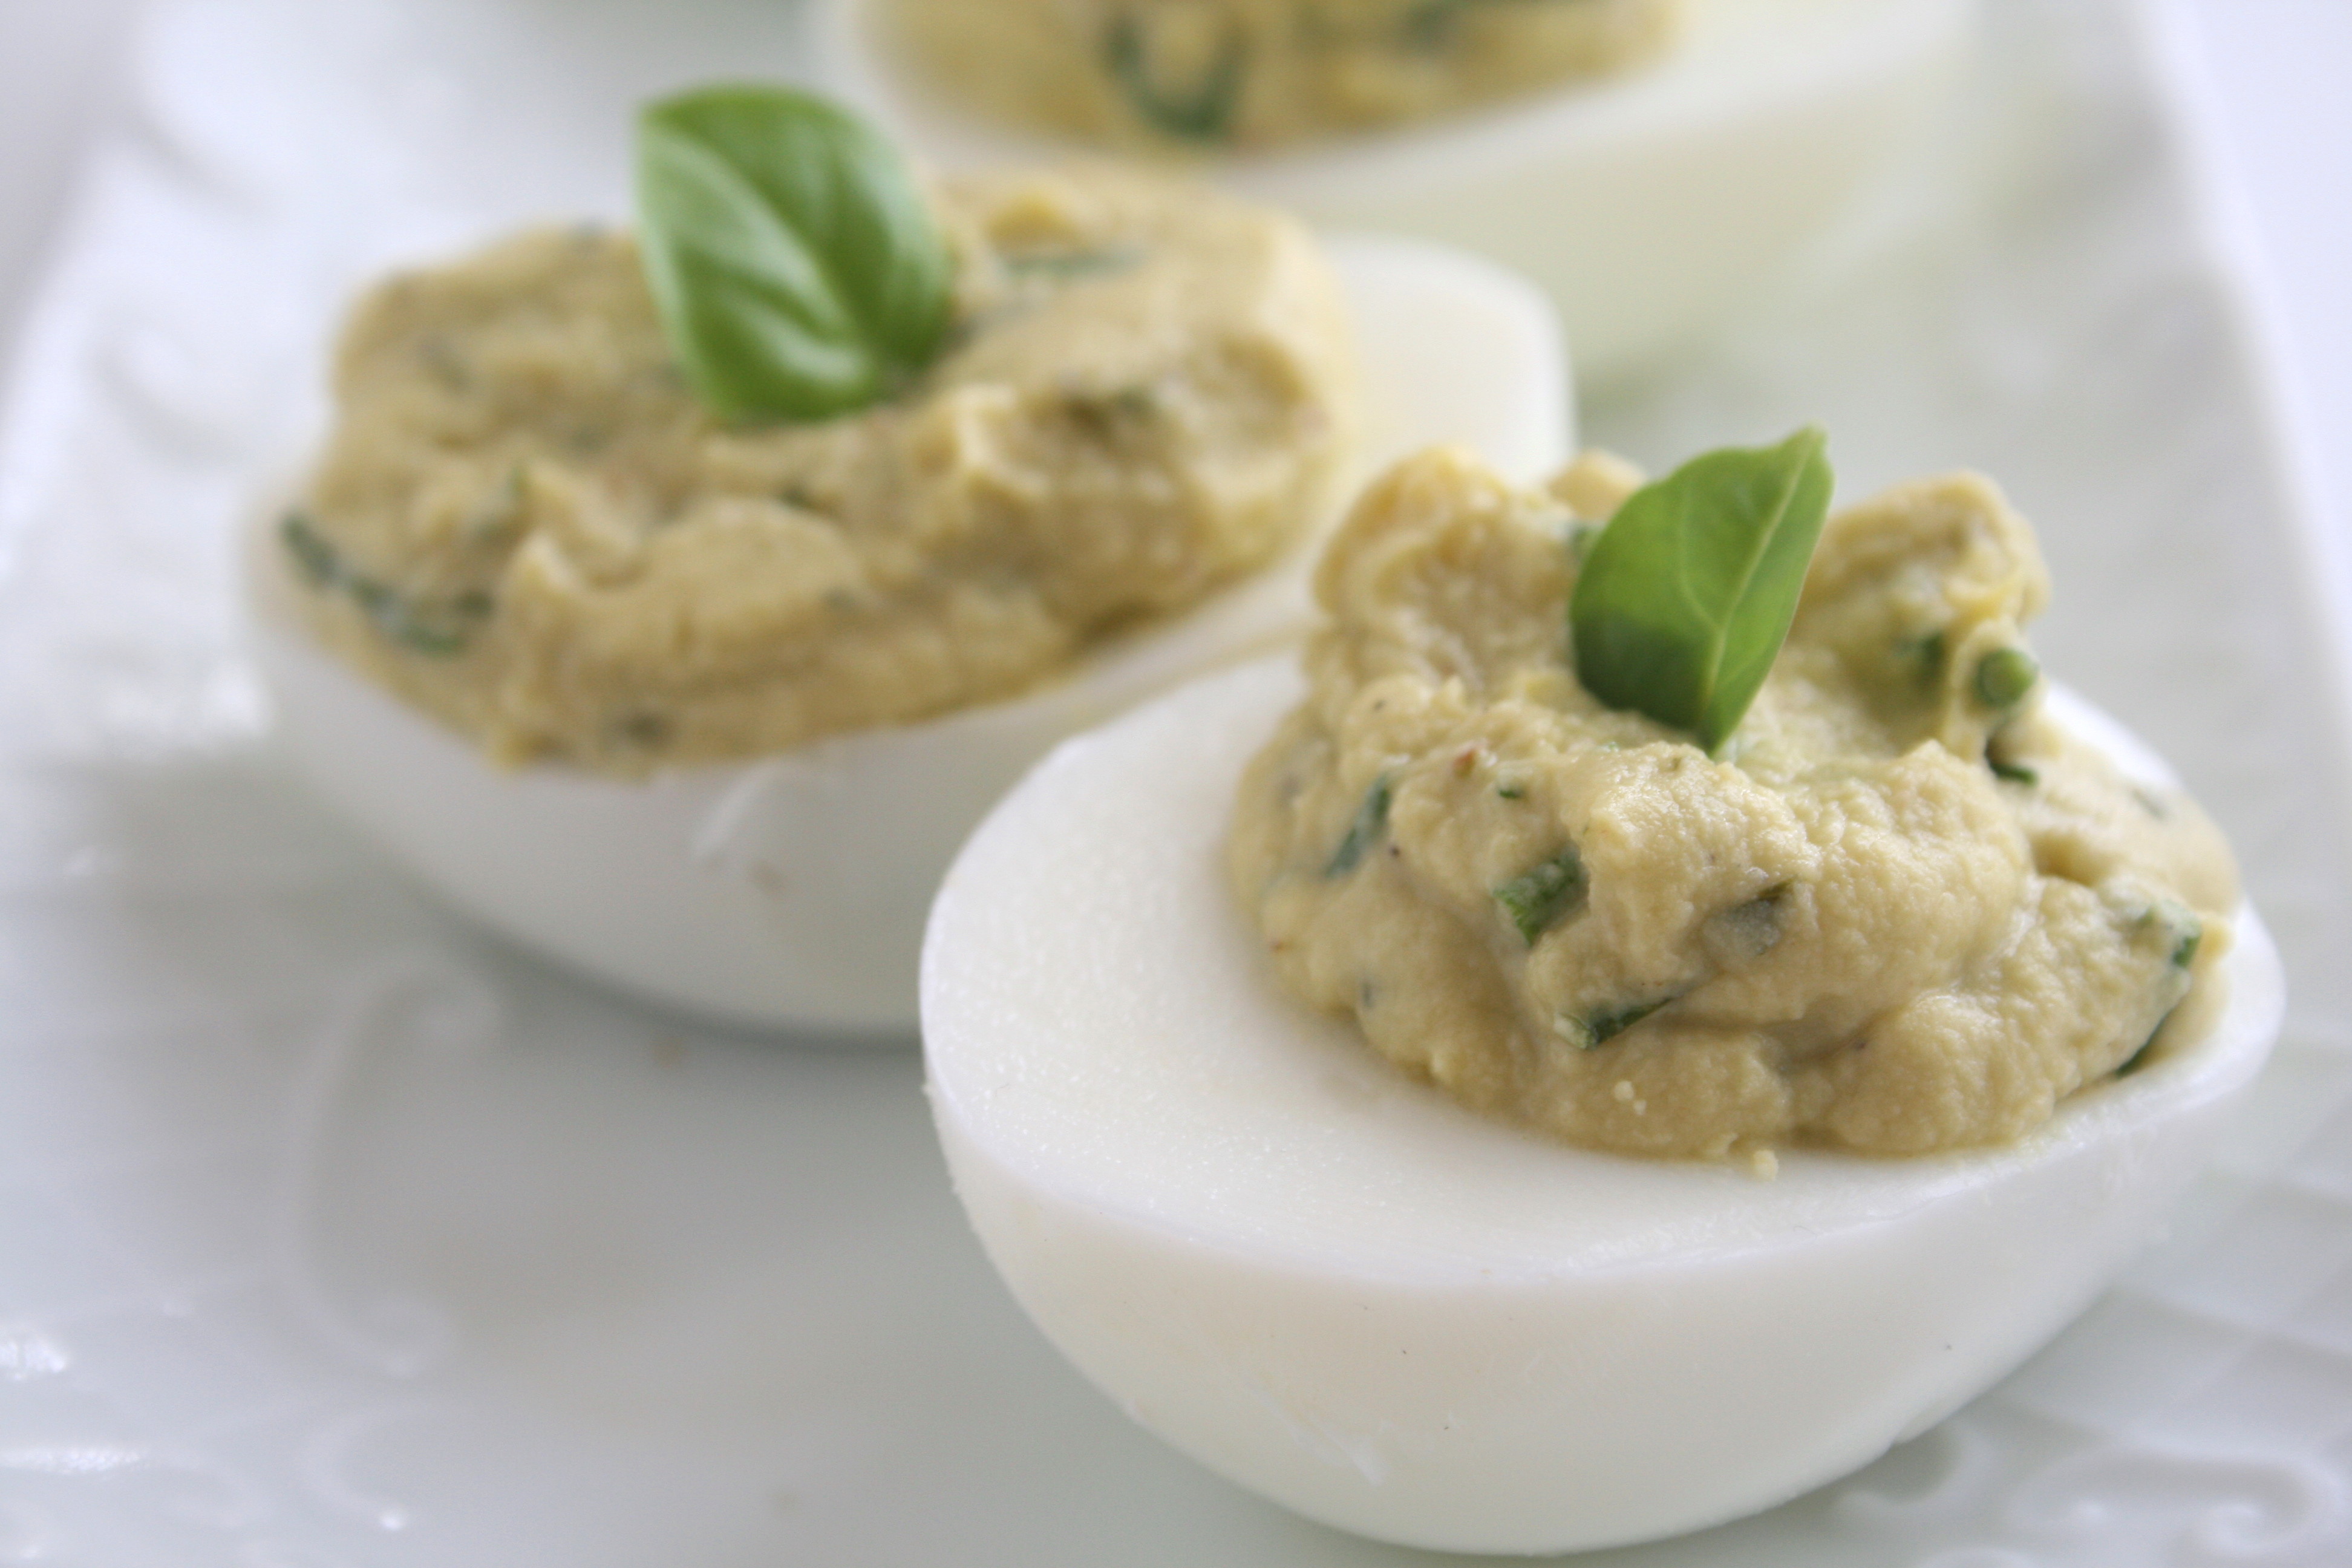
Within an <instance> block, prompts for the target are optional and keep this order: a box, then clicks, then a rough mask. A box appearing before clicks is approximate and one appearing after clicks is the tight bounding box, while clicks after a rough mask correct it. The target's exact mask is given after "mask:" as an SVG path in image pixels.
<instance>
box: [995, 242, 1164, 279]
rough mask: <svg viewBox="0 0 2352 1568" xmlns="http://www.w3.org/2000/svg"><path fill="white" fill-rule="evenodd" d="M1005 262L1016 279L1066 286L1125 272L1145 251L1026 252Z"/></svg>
mask: <svg viewBox="0 0 2352 1568" xmlns="http://www.w3.org/2000/svg"><path fill="white" fill-rule="evenodd" d="M1142 259H1143V252H1141V251H1139V250H1131V249H1127V248H1124V247H1119V248H1113V249H1109V250H1045V251H1027V252H1024V253H1019V254H1015V255H1011V256H1007V257H1004V258H1003V263H1004V270H1005V271H1006V272H1008V273H1010V274H1011V275H1012V276H1013V277H1015V278H1041V279H1051V280H1053V281H1055V282H1063V283H1066V282H1070V281H1073V280H1075V279H1080V278H1095V277H1099V276H1101V275H1103V274H1105V273H1110V272H1124V271H1126V270H1127V269H1128V268H1130V267H1133V266H1135V265H1136V264H1137V263H1138V262H1140V261H1141V260H1142Z"/></svg>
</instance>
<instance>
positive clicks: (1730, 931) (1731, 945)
mask: <svg viewBox="0 0 2352 1568" xmlns="http://www.w3.org/2000/svg"><path fill="white" fill-rule="evenodd" d="M1788 895H1789V884H1788V883H1786V882H1780V883H1777V884H1775V885H1774V886H1772V887H1770V888H1768V889H1765V890H1764V891H1763V892H1761V893H1759V894H1758V895H1757V896H1756V897H1755V898H1752V899H1750V900H1748V901H1747V902H1746V903H1742V904H1734V905H1732V906H1731V908H1729V909H1727V910H1721V911H1719V912H1718V913H1717V914H1716V915H1715V916H1714V917H1713V918H1712V919H1710V920H1709V921H1707V922H1706V942H1707V946H1708V947H1709V949H1711V950H1712V951H1713V952H1714V953H1715V955H1716V958H1717V962H1719V963H1748V962H1751V961H1753V960H1755V959H1759V958H1761V957H1763V956H1764V955H1765V954H1766V953H1768V952H1771V951H1772V950H1773V949H1774V948H1776V947H1778V946H1780V900H1783V899H1785V898H1786V897H1788Z"/></svg>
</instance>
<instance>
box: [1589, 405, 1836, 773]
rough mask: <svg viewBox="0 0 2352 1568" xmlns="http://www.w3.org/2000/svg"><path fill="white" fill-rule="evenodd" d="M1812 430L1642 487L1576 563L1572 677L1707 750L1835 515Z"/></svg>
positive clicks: (1756, 680)
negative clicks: (1830, 517)
mask: <svg viewBox="0 0 2352 1568" xmlns="http://www.w3.org/2000/svg"><path fill="white" fill-rule="evenodd" d="M1826 444H1827V443H1826V438H1825V437H1823V436H1822V433H1821V431H1820V430H1818V429H1814V428H1811V427H1808V428H1806V429H1803V430H1800V431H1799V432H1797V434H1795V435H1794V436H1791V437H1789V439H1787V440H1786V441H1783V442H1782V443H1780V445H1779V446H1777V447H1758V448H1753V449H1747V448H1739V447H1726V448H1724V449H1723V450H1720V451H1716V452H1709V453H1706V454H1705V455H1703V456H1701V457H1697V458H1692V459H1691V460H1690V461H1689V462H1687V463H1685V464H1684V465H1683V466H1682V467H1681V468H1677V469H1675V471H1674V472H1673V473H1671V474H1669V475H1667V476H1666V477H1665V478H1664V479H1658V480H1655V481H1654V482H1653V483H1650V484H1647V485H1644V486H1643V487H1642V488H1641V489H1638V490H1636V491H1634V492H1633V495H1631V496H1630V497H1628V498H1627V499H1626V500H1625V504H1624V505H1623V506H1622V507H1620V508H1618V510H1617V515H1616V516H1615V517H1613V518H1612V519H1611V520H1610V521H1609V524H1608V526H1607V527H1606V528H1604V529H1602V530H1601V537H1600V539H1599V540H1597V541H1596V542H1594V543H1593V546H1592V549H1591V553H1590V555H1589V556H1588V557H1587V558H1586V560H1585V563H1584V569H1583V571H1582V572H1581V573H1580V574H1578V577H1577V581H1576V591H1575V594H1574V595H1573V598H1572V599H1571V602H1570V633H1571V635H1572V637H1573V638H1574V641H1575V645H1576V668H1577V675H1578V678H1579V679H1581V680H1582V681H1583V682H1584V686H1585V689H1587V690H1589V691H1591V693H1592V694H1593V695H1594V696H1595V697H1597V698H1599V699H1600V700H1601V701H1603V702H1605V703H1607V704H1609V706H1611V707H1612V708H1630V709H1633V710H1636V711H1638V712H1642V713H1644V714H1647V715H1648V716H1649V717H1650V718H1652V719H1654V720H1656V721H1659V722H1660V723H1662V724H1670V725H1673V726H1675V727H1676V728H1678V729H1684V730H1688V731H1691V732H1692V734H1693V736H1694V738H1696V741H1697V742H1698V744H1699V745H1700V746H1701V747H1702V748H1703V749H1705V750H1706V751H1708V752H1713V751H1714V750H1716V749H1717V747H1718V746H1720V745H1721V744H1722V743H1723V742H1724V741H1725V740H1726V739H1727V738H1728V737H1729V735H1730V734H1731V731H1733V730H1734V729H1736V728H1738V723H1739V720H1740V717H1741V716H1742V715H1743V714H1745V713H1746V712H1747V711H1748V704H1749V703H1750V702H1752V701H1754V700H1755V698H1756V693H1757V692H1758V691H1759V689H1761V688H1762V687H1763V684H1764V678H1765V677H1766V676H1767V675H1769V673H1770V672H1771V668H1772V660H1773V658H1775V657H1776V656H1777V655H1778V654H1779V653H1780V645H1781V643H1782V642H1783V641H1785V640H1786V639H1787V637H1788V635H1789V627H1790V624H1791V623H1792V622H1793V621H1794V620H1795V618H1796V614H1797V599H1798V595H1800V594H1801V592H1802V591H1803V588H1804V584H1805V567H1806V564H1807V563H1809V562H1810V561H1811V559H1812V553H1813V544H1814V542H1815V541H1816V540H1818V539H1819V538H1820V537H1821V531H1822V520H1823V519H1824V518H1826V517H1827V516H1828V513H1829V500H1830V490H1831V488H1832V475H1831V472H1830V466H1829V460H1828V458H1826V457H1825V456H1824V455H1823V453H1824V447H1825V446H1826Z"/></svg>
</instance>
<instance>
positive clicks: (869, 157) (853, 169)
mask: <svg viewBox="0 0 2352 1568" xmlns="http://www.w3.org/2000/svg"><path fill="white" fill-rule="evenodd" d="M637 223H638V243H639V245H640V247H641V248H642V250H643V253H644V259H645V269H646V283H647V284H648V285H649V286H650V287H651V289H652V290H653V296H654V303H655V305H656V308H657V309H658V310H659V311H660V313H661V320H662V327H663V330H664V331H665V332H666V333H667V336H668V338H669V342H670V347H671V351H672V352H673V353H675V354H676V355H677V362H678V367H679V369H680V370H681V371H682V372H683V373H684V374H685V376H686V379H687V383H688V385H690V386H692V387H693V388H694V391H695V394H696V395H697V396H698V397H699V398H700V399H701V400H702V402H703V404H704V405H706V406H707V407H709V409H710V410H711V412H713V413H714V414H717V415H719V416H720V417H722V418H726V419H736V420H752V419H779V418H781V419H823V418H827V417H830V416H834V415H836V414H845V413H848V412H850V411H851V410H853V409H856V408H862V407H864V406H866V405H867V404H870V403H874V402H877V401H878V400H880V399H881V398H883V397H886V396H887V395H890V393H891V392H892V391H894V390H895V389H896V388H898V386H899V385H901V384H904V383H905V382H907V381H908V379H910V378H911V377H912V376H914V375H915V374H916V373H917V372H919V371H920V370H921V369H922V368H923V367H924V366H925V365H926V364H928V363H930V360H931V357H932V356H933V355H934V354H935V353H937V352H938V351H939V348H940V343H941V342H942V341H943V340H944V338H945V336H946V333H947V328H948V321H949V313H950V289H951V286H952V284H953V282H954V271H955V262H954V258H953V256H952V255H951V254H950V252H949V250H948V247H947V242H946V241H945V240H944V239H943V238H942V237H940V231H939V227H938V225H937V224H935V223H934V222H933V221H932V217H931V212H930V208H929V206H928V205H926V204H925V202H924V200H923V195H922V192H921V191H920V189H919V188H918V186H917V184H916V183H915V179H914V176H913V175H912V174H911V173H910V172H909V171H908V167H907V165H906V163H905V162H904V161H903V160H902V159H901V158H900V157H899V156H898V152H897V150H896V149H894V148H893V147H892V146H891V145H890V144H889V143H888V142H886V141H885V140H884V139H883V138H882V137H881V136H880V135H879V134H878V133H877V132H875V131H874V130H872V129H871V128H870V127H868V126H867V125H866V124H865V123H864V122H863V121H859V120H857V119H856V118H854V117H852V116H851V115H849V114H846V113H845V112H844V111H843V110H839V109H836V108H835V107H834V106H833V105H832V104H830V103H827V102H825V101H824V100H822V99H819V98H815V97H813V96H811V95H809V94H807V93H803V92H795V91H793V90H790V89H783V88H768V87H750V86H745V87H715V88H705V89H699V90H698V91H694V92H688V93H683V94H680V95H679V96H677V97H675V98H668V99H664V100H661V101H659V102H657V103H652V104H648V105H647V106H646V109H645V110H643V112H642V113H641V114H640V115H639V117H638V121H637Z"/></svg>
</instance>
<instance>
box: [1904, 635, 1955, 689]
mask: <svg viewBox="0 0 2352 1568" xmlns="http://www.w3.org/2000/svg"><path fill="white" fill-rule="evenodd" d="M1895 658H1896V660H1897V661H1898V662H1900V663H1902V664H1905V665H1907V666H1908V667H1909V668H1910V669H1911V671H1912V673H1913V675H1914V676H1915V677H1916V679H1917V680H1918V683H1919V684H1920V685H1921V686H1923V687H1924V686H1933V685H1935V684H1936V682H1937V680H1939V679H1943V674H1944V659H1945V658H1946V638H1945V637H1944V629H1943V628H1942V627H1941V626H1938V627H1937V628H1936V629H1935V630H1934V631H1932V632H1929V633H1927V635H1926V636H1924V637H1906V638H1905V639H1904V640H1903V641H1901V642H1899V643H1897V644H1895Z"/></svg>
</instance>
